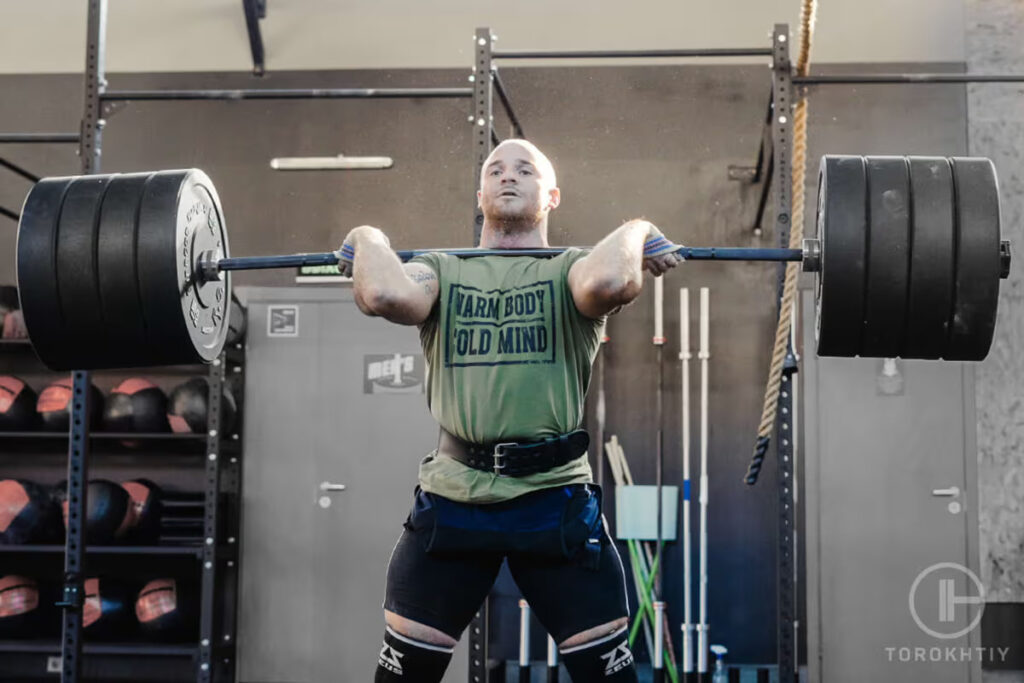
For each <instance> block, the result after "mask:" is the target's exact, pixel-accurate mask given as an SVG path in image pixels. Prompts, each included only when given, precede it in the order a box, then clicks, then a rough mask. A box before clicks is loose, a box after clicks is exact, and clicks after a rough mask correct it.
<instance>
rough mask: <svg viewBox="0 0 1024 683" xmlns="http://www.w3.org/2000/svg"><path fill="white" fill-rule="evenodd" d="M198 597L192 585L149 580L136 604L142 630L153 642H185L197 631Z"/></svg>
mask: <svg viewBox="0 0 1024 683" xmlns="http://www.w3.org/2000/svg"><path fill="white" fill-rule="evenodd" d="M197 597H198V596H197V595H196V592H195V590H194V589H193V588H192V587H191V586H188V585H186V584H182V582H180V581H178V580H177V579H156V580H155V581H150V582H149V583H147V584H146V585H145V586H143V588H142V590H141V591H139V597H138V599H137V600H136V601H135V616H136V617H137V618H138V620H139V627H140V629H141V631H142V632H143V633H144V634H145V635H147V636H149V637H151V638H152V639H154V640H162V641H174V640H183V639H188V638H189V637H191V636H192V635H193V634H194V633H195V631H196V630H197V629H196V625H197V624H196V620H197V619H196V618H197V615H198V613H199V610H198V605H197V604H196V603H197Z"/></svg>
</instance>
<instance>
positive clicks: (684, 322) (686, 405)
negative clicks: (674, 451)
mask: <svg viewBox="0 0 1024 683" xmlns="http://www.w3.org/2000/svg"><path fill="white" fill-rule="evenodd" d="M692 357H693V355H692V354H691V353H690V290H689V289H688V288H686V287H683V288H682V289H680V290H679V360H680V361H682V363H681V366H682V373H683V377H682V380H683V382H682V393H683V629H682V630H683V673H686V674H688V673H693V624H692V623H691V622H690V616H691V615H692V614H693V597H692V596H691V590H690V584H691V583H692V581H693V574H692V572H693V570H692V568H691V566H690V555H691V553H692V552H693V550H692V543H693V539H692V538H691V534H690V358H692Z"/></svg>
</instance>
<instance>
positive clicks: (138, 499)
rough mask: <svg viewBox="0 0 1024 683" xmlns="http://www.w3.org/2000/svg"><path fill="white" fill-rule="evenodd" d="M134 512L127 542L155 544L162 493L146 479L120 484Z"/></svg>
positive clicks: (158, 531) (161, 505) (158, 527)
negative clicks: (126, 493)
mask: <svg viewBox="0 0 1024 683" xmlns="http://www.w3.org/2000/svg"><path fill="white" fill-rule="evenodd" d="M121 486H122V487H123V488H124V490H125V491H127V492H128V497H129V498H130V501H131V503H130V504H131V506H132V508H133V510H134V514H133V515H132V517H133V519H132V526H131V528H130V529H129V530H128V535H127V540H128V542H130V543H138V544H141V545H145V544H150V543H156V542H157V540H158V538H159V536H160V516H161V514H162V512H163V502H162V499H163V492H162V491H161V490H160V487H159V486H157V485H156V484H154V483H153V482H151V481H150V480H148V479H134V480H132V481H125V482H121Z"/></svg>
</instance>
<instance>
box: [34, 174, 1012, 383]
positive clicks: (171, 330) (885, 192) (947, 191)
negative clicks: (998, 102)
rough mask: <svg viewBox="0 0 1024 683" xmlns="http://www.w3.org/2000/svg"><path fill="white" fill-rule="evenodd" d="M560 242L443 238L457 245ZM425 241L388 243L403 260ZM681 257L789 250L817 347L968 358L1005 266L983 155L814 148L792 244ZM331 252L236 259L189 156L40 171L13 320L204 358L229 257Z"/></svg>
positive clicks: (275, 260)
mask: <svg viewBox="0 0 1024 683" xmlns="http://www.w3.org/2000/svg"><path fill="white" fill-rule="evenodd" d="M564 249H565V248H551V249H527V250H492V249H444V250H436V251H444V252H446V253H450V254H453V255H455V256H457V257H460V258H472V257H480V256H536V257H546V256H552V255H555V254H558V253H561V252H562V251H564ZM427 251H434V250H411V251H399V252H397V253H398V256H399V257H400V258H401V259H402V260H404V261H408V260H409V259H411V258H413V257H415V256H416V255H417V254H422V253H426V252H427ZM680 253H681V255H682V256H683V257H684V258H687V259H693V260H727V261H733V260H748V261H801V262H802V263H803V268H804V270H806V271H811V272H815V273H816V274H817V276H816V295H815V297H816V310H817V315H816V321H815V329H816V336H817V352H818V354H819V355H823V356H863V357H902V358H929V359H937V358H942V359H946V360H981V359H983V358H984V357H985V355H986V354H987V353H988V349H989V346H990V345H991V342H992V335H993V331H994V328H995V321H996V312H997V303H998V294H999V280H1000V278H1005V277H1007V276H1008V274H1009V266H1010V251H1009V243H1008V242H1002V241H1001V240H1000V232H999V193H998V187H997V184H996V176H995V169H994V167H993V166H992V163H991V162H990V161H989V160H987V159H979V158H944V157H861V156H826V157H824V158H823V159H822V161H821V166H820V173H819V181H818V211H817V237H815V238H813V239H808V240H805V241H804V243H803V245H802V248H801V249H756V248H721V247H683V248H682V249H681V251H680ZM337 263H338V254H337V252H325V253H314V254H292V255H286V256H265V257H245V258H234V257H231V256H230V250H229V248H228V235H227V232H226V230H225V227H224V213H223V209H222V208H221V204H220V200H219V198H218V196H217V191H216V189H215V188H214V186H213V183H212V181H211V180H210V178H209V177H208V176H207V175H206V174H205V173H203V172H202V171H200V170H197V169H186V170H175V171H157V172H153V173H127V174H111V175H90V176H69V177H61V178H45V179H43V180H41V181H39V182H38V183H36V185H35V186H34V187H33V188H32V189H31V190H30V191H29V194H28V196H27V197H26V199H25V203H24V206H23V208H22V212H21V220H20V221H19V224H18V242H17V280H18V288H19V292H20V297H21V306H22V310H23V312H24V317H25V325H26V328H27V329H28V332H29V337H30V339H31V342H32V345H33V348H34V349H35V351H36V353H37V355H38V356H39V358H40V359H41V360H42V362H43V363H44V364H45V365H47V366H48V367H50V368H52V369H54V370H71V369H80V370H88V369H99V368H118V367H124V368H127V367H139V366H156V365H176V364H192V363H209V362H212V361H213V359H215V358H216V357H217V356H218V355H219V354H220V352H221V350H222V348H223V346H224V343H225V338H226V335H227V327H228V325H227V323H228V320H227V315H226V311H227V308H228V306H229V303H230V300H231V271H234V270H254V269H264V268H290V267H298V266H306V265H334V264H337Z"/></svg>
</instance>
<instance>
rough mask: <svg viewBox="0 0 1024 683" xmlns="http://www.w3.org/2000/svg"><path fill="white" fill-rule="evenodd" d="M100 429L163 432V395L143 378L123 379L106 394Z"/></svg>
mask: <svg viewBox="0 0 1024 683" xmlns="http://www.w3.org/2000/svg"><path fill="white" fill-rule="evenodd" d="M103 428H104V429H106V430H107V431H108V432H147V433H148V432H166V431H167V430H168V425H167V395H166V394H165V393H164V392H163V390H162V389H161V388H160V387H158V386H157V385H155V384H153V383H152V382H150V381H149V380H147V379H143V378H141V377H132V378H129V379H126V380H125V381H123V382H121V383H120V384H118V385H117V386H116V387H114V388H113V389H112V390H111V392H110V395H109V396H108V397H107V406H106V409H105V410H104V411H103Z"/></svg>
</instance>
